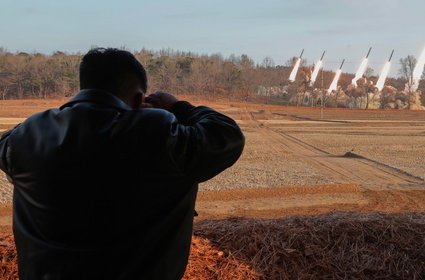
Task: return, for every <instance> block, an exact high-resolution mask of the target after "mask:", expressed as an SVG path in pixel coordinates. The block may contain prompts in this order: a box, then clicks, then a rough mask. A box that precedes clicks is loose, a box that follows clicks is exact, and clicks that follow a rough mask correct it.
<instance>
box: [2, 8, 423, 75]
mask: <svg viewBox="0 0 425 280" xmlns="http://www.w3.org/2000/svg"><path fill="white" fill-rule="evenodd" d="M424 11H425V1H424V0H358V1H353V0H280V1H278V0H261V1H258V0H256V1H252V0H226V1H224V0H214V1H212V0H179V1H171V0H155V1H144V0H141V1H140V0H139V1H137V0H122V1H110V0H68V1H63V0H36V1H35V0H34V1H27V0H0V46H2V47H5V48H7V49H8V50H9V51H12V52H16V51H25V52H42V53H46V54H50V53H52V52H54V51H56V50H60V51H66V52H82V53H84V52H86V51H87V50H88V49H90V47H91V46H94V45H96V46H103V47H122V46H125V47H126V48H127V49H129V50H139V49H141V48H143V47H145V48H147V49H152V50H160V49H163V48H172V49H175V50H182V51H193V52H196V53H200V54H212V53H221V54H222V55H223V56H224V57H227V56H229V55H230V54H235V55H241V54H247V55H248V56H250V57H251V58H253V59H254V60H255V61H256V62H258V63H261V61H262V60H263V58H264V57H266V56H269V57H271V58H273V60H274V61H275V63H276V64H278V65H282V64H284V63H285V62H286V61H287V60H288V59H289V58H291V57H292V56H298V55H299V54H300V52H301V50H302V49H305V51H304V55H303V57H304V58H306V59H307V61H308V63H309V64H310V63H313V62H315V61H316V60H317V59H319V58H320V55H321V54H322V52H323V50H326V56H325V58H324V67H325V69H329V70H330V69H332V70H334V69H335V68H337V67H338V66H339V64H340V62H341V60H342V59H343V58H345V59H346V63H345V65H344V68H343V71H344V72H355V71H356V68H357V67H358V66H359V65H360V62H361V60H362V59H363V58H364V56H365V55H366V53H367V51H368V49H369V47H372V48H373V49H372V52H371V55H370V66H371V67H372V68H373V69H374V70H375V72H374V73H375V74H378V73H379V72H380V71H381V67H382V66H383V64H384V62H385V61H386V60H387V58H388V56H389V55H390V53H391V50H392V49H395V52H394V57H393V62H394V63H393V66H392V69H391V75H392V76H394V75H397V71H398V68H399V65H398V60H399V59H400V58H401V57H406V56H407V55H414V56H415V57H419V55H420V53H421V51H422V49H423V48H424V47H425V14H424Z"/></svg>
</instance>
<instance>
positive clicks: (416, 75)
mask: <svg viewBox="0 0 425 280" xmlns="http://www.w3.org/2000/svg"><path fill="white" fill-rule="evenodd" d="M424 66H425V48H424V49H423V51H422V53H421V56H420V57H419V59H418V62H416V65H415V69H414V70H413V73H412V78H411V81H412V87H411V89H412V91H417V90H418V87H419V81H420V80H421V76H422V73H423V72H424Z"/></svg>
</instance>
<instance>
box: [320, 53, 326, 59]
mask: <svg viewBox="0 0 425 280" xmlns="http://www.w3.org/2000/svg"><path fill="white" fill-rule="evenodd" d="M325 53H326V51H323V54H322V57H321V58H320V61H322V60H323V57H324V56H325Z"/></svg>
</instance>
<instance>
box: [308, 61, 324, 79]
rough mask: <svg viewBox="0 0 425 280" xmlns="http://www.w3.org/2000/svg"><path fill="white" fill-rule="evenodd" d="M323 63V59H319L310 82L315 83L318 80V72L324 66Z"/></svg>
mask: <svg viewBox="0 0 425 280" xmlns="http://www.w3.org/2000/svg"><path fill="white" fill-rule="evenodd" d="M322 64H323V62H322V61H321V60H319V61H318V62H317V63H316V64H315V65H314V70H313V74H312V75H311V80H310V84H311V85H313V84H314V82H315V81H316V78H317V74H319V70H320V69H321V68H322Z"/></svg>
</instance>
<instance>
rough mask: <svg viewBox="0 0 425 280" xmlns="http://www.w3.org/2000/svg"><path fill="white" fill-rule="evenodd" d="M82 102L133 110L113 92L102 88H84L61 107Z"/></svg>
mask: <svg viewBox="0 0 425 280" xmlns="http://www.w3.org/2000/svg"><path fill="white" fill-rule="evenodd" d="M80 102H92V103H97V104H103V105H108V106H112V107H115V108H117V109H119V110H131V108H130V107H129V106H128V105H127V104H126V103H125V102H124V101H122V100H121V99H119V98H118V97H116V96H115V95H113V94H112V93H110V92H108V91H105V90H101V89H83V90H81V91H80V92H79V93H77V95H75V96H74V97H73V98H71V99H70V100H69V101H68V102H67V103H65V104H64V105H62V106H61V107H60V109H63V108H65V107H70V106H72V105H74V104H76V103H80Z"/></svg>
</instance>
